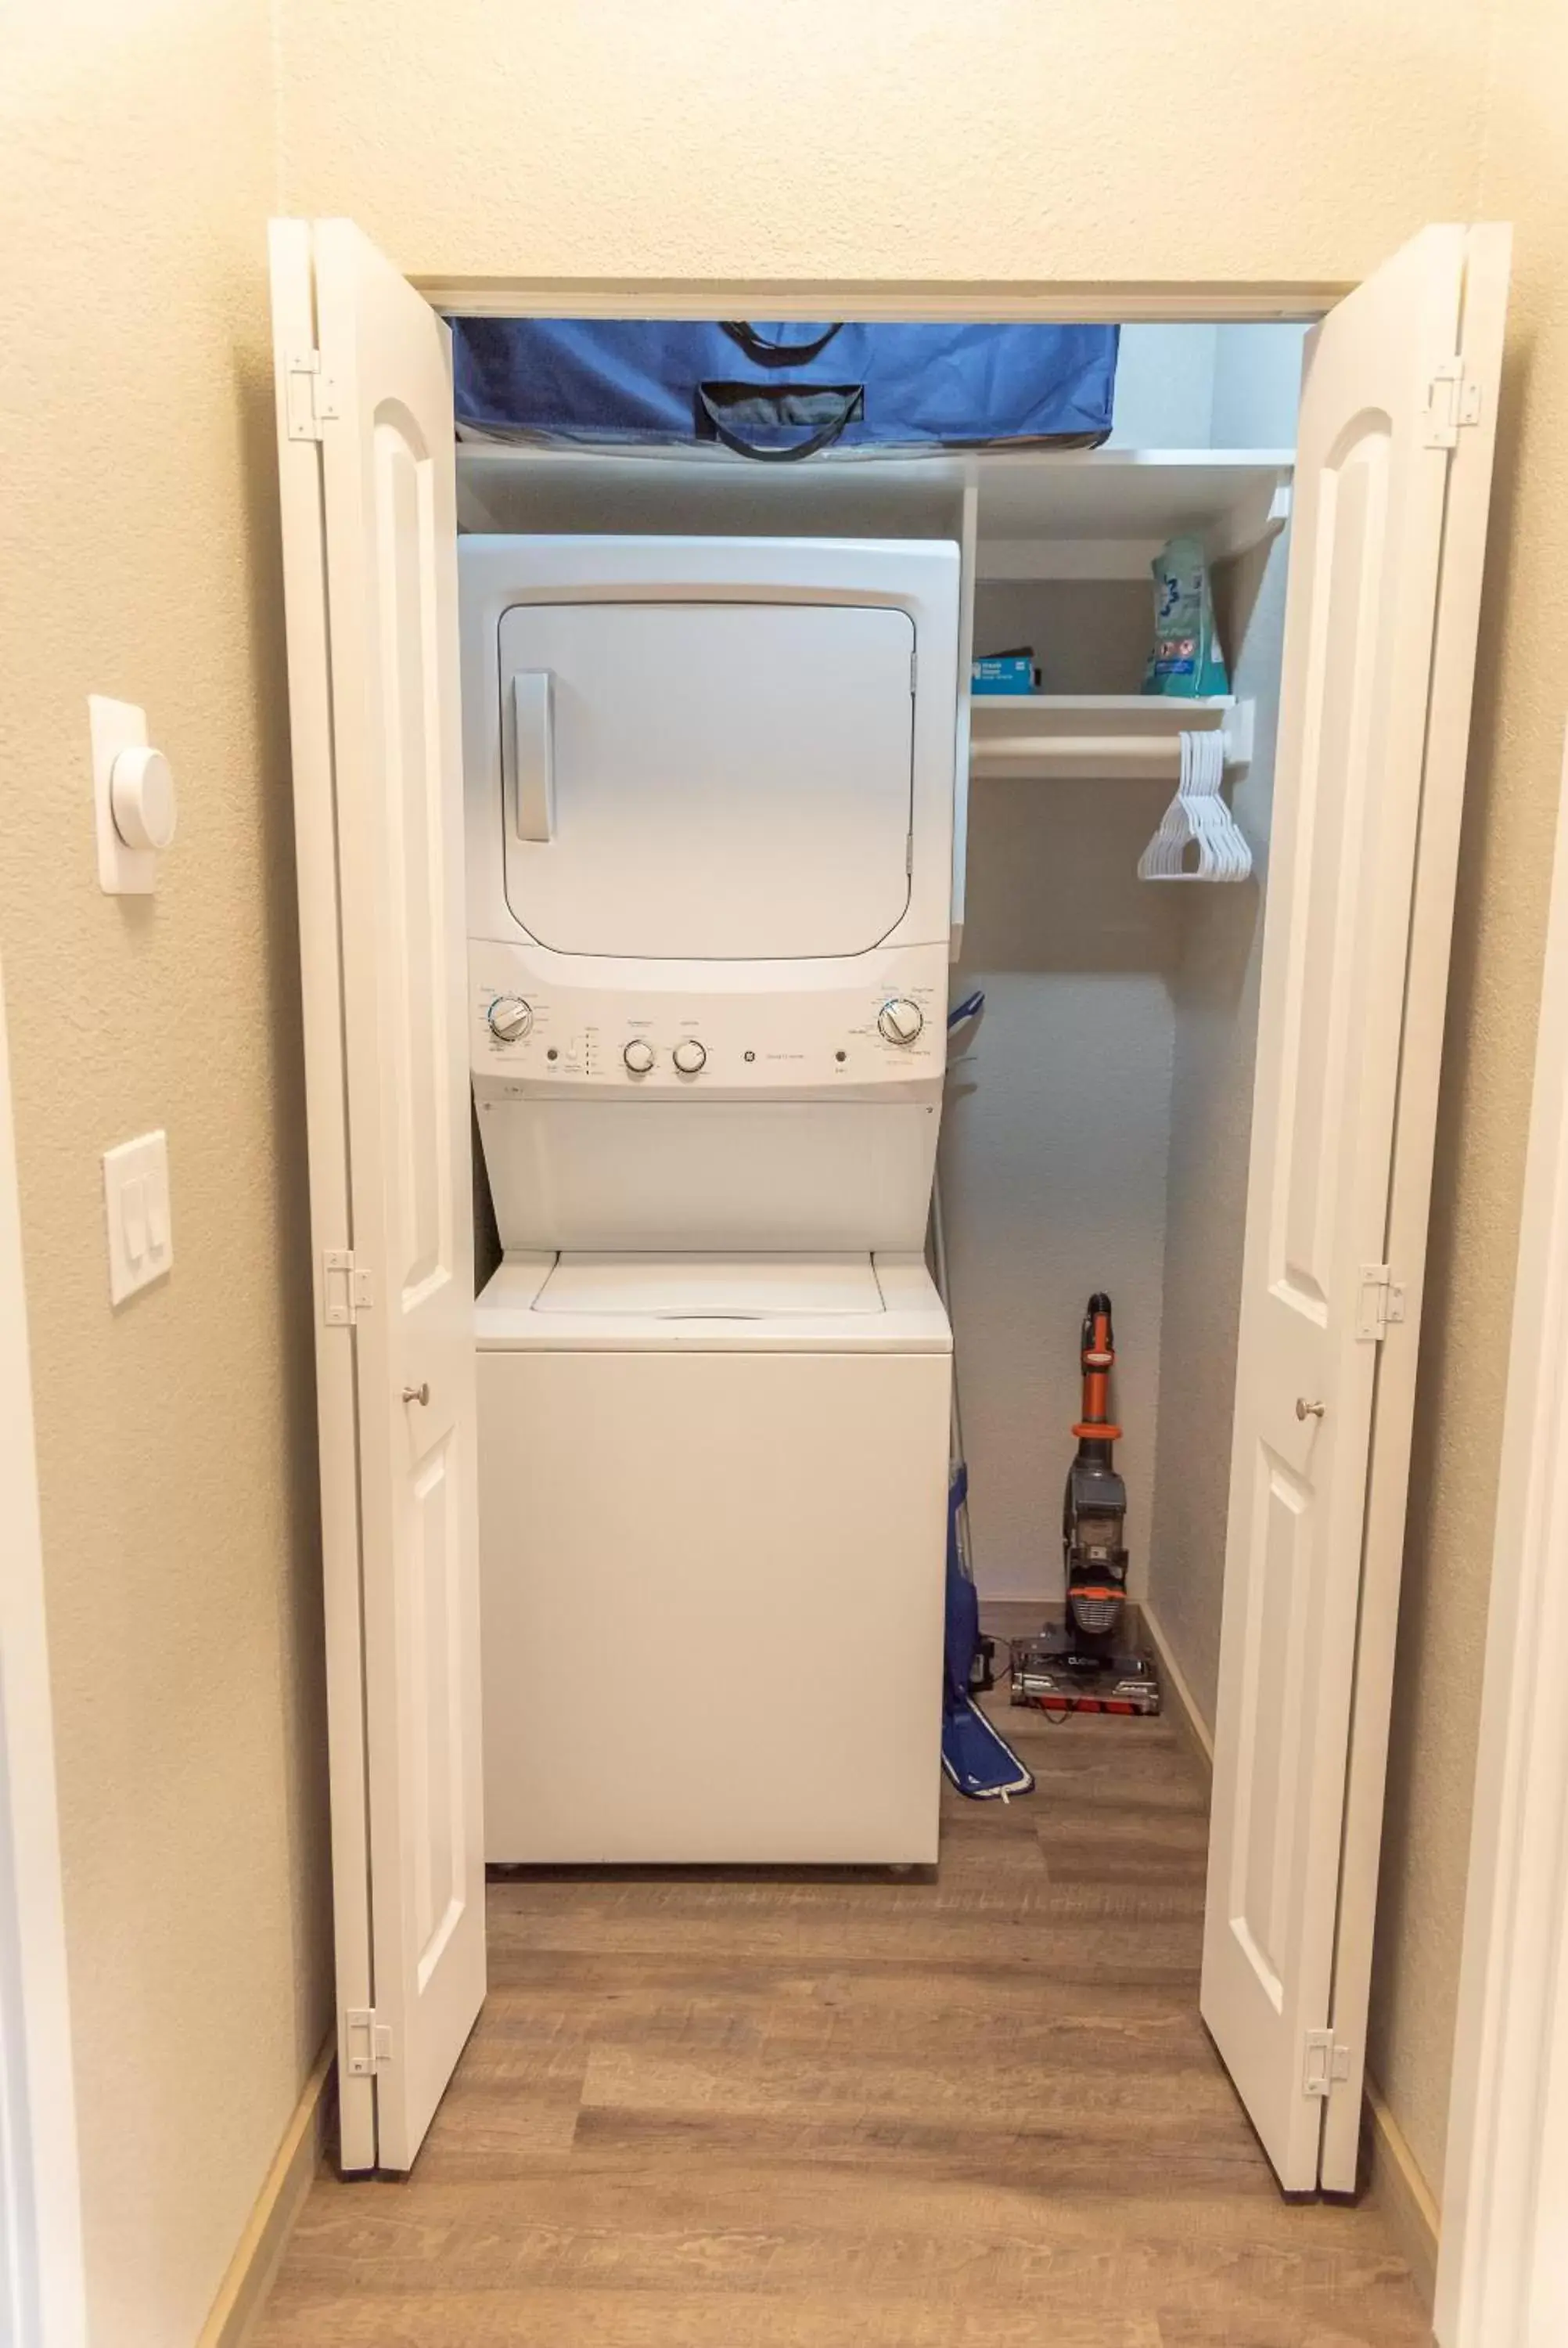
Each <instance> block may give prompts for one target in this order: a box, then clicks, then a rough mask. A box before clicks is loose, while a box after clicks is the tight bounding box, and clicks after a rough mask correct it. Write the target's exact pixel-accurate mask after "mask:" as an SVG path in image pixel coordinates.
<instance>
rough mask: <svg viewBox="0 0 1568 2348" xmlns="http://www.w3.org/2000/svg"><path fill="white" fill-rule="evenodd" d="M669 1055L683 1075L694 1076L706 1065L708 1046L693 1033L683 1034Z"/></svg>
mask: <svg viewBox="0 0 1568 2348" xmlns="http://www.w3.org/2000/svg"><path fill="white" fill-rule="evenodd" d="M671 1057H672V1058H673V1060H674V1062H675V1066H677V1067H678V1068H679V1069H680V1071H681V1074H682V1076H696V1075H697V1074H698V1073H699V1071H700V1070H702V1069H703V1068H705V1067H706V1066H707V1065H708V1047H707V1045H706V1044H699V1043H698V1041H697V1038H696V1037H695V1035H683V1036H682V1039H681V1041H680V1043H679V1044H677V1045H676V1046H675V1049H674V1052H673V1053H672V1054H671Z"/></svg>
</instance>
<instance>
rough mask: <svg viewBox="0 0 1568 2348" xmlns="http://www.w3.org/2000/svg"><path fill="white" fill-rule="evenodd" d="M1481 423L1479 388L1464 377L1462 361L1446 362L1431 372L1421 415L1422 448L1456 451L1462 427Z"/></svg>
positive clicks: (1449, 360)
mask: <svg viewBox="0 0 1568 2348" xmlns="http://www.w3.org/2000/svg"><path fill="white" fill-rule="evenodd" d="M1480 422H1481V386H1480V384H1479V383H1478V382H1477V381H1476V379H1475V377H1474V376H1471V375H1466V373H1465V371H1464V361H1463V359H1460V358H1453V359H1445V360H1444V361H1443V363H1442V365H1441V366H1440V367H1434V368H1433V370H1432V377H1431V381H1430V383H1429V384H1428V386H1427V404H1426V407H1425V409H1424V410H1423V411H1422V416H1421V446H1422V447H1423V448H1458V446H1459V436H1460V427H1461V426H1463V425H1466V424H1479V423H1480Z"/></svg>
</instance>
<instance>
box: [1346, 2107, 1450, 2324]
mask: <svg viewBox="0 0 1568 2348" xmlns="http://www.w3.org/2000/svg"><path fill="white" fill-rule="evenodd" d="M1361 2124H1362V2131H1363V2142H1364V2145H1365V2154H1364V2157H1365V2161H1366V2168H1367V2187H1368V2192H1369V2194H1370V2196H1371V2198H1372V2199H1373V2200H1374V2201H1375V2202H1376V2203H1377V2205H1378V2209H1381V2211H1382V2212H1383V2215H1384V2217H1385V2218H1387V2219H1388V2221H1389V2232H1390V2233H1391V2234H1392V2235H1393V2237H1394V2244H1395V2247H1396V2249H1397V2250H1399V2253H1400V2255H1401V2257H1402V2258H1403V2259H1404V2261H1405V2263H1406V2265H1407V2266H1408V2267H1409V2270H1410V2272H1411V2274H1412V2275H1413V2276H1414V2278H1415V2284H1416V2289H1417V2291H1418V2292H1419V2294H1420V2301H1421V2305H1422V2306H1423V2307H1424V2308H1425V2309H1426V2311H1427V2312H1428V2314H1429V2315H1430V2313H1431V2309H1432V2298H1433V2293H1434V2291H1435V2289H1436V2285H1437V2274H1438V2230H1439V2226H1440V2222H1441V2219H1440V2213H1439V2210H1438V2205H1437V2201H1436V2199H1434V2197H1433V2194H1432V2189H1431V2188H1430V2185H1429V2184H1428V2183H1427V2180H1426V2178H1424V2177H1423V2176H1422V2175H1421V2172H1420V2169H1419V2168H1418V2166H1417V2164H1416V2157H1415V2154H1414V2153H1413V2152H1412V2151H1411V2150H1410V2147H1409V2145H1408V2144H1407V2143H1406V2141H1405V2137H1404V2131H1403V2130H1402V2129H1401V2127H1400V2126H1399V2122H1398V2120H1397V2119H1396V2118H1395V2117H1394V2115H1393V2113H1392V2112H1391V2111H1390V2110H1389V2106H1388V2105H1387V2104H1386V2103H1385V2102H1384V2101H1383V2096H1382V2092H1381V2090H1380V2089H1379V2087H1378V2083H1377V2081H1376V2080H1375V2079H1373V2078H1372V2077H1371V2076H1370V2075H1368V2079H1367V2085H1366V2092H1365V2096H1364V2098H1363V2102H1362V2121H1361Z"/></svg>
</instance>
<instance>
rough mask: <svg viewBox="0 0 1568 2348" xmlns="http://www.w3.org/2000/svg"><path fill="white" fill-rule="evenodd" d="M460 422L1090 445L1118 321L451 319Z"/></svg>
mask: <svg viewBox="0 0 1568 2348" xmlns="http://www.w3.org/2000/svg"><path fill="white" fill-rule="evenodd" d="M452 332H453V355H454V366H455V371H456V410H457V423H458V427H459V429H460V430H461V431H463V432H464V433H466V434H467V435H469V436H473V437H482V438H493V439H526V440H535V439H538V440H546V441H560V442H565V443H568V444H569V445H571V446H574V447H579V448H627V447H635V446H652V447H664V448H691V447H692V446H693V445H694V444H699V443H702V442H706V443H708V444H710V445H714V444H722V445H723V447H725V448H731V449H733V450H734V451H735V452H736V453H737V454H739V455H742V456H747V457H760V458H769V459H772V460H774V461H778V460H781V459H782V460H786V461H787V460H790V459H794V458H802V457H809V456H815V455H817V454H819V453H820V452H822V451H824V450H825V449H827V448H834V447H837V448H842V449H845V450H855V449H858V450H861V451H865V450H867V449H873V448H879V449H884V450H888V449H896V448H933V447H936V448H965V447H968V448H994V447H996V446H998V445H999V444H1005V443H1008V442H1037V443H1038V442H1041V441H1044V442H1047V443H1050V444H1054V445H1056V446H1058V447H1063V446H1065V447H1072V448H1092V447H1094V446H1095V445H1096V444H1097V443H1099V442H1100V441H1102V440H1103V439H1104V438H1105V437H1106V435H1107V434H1108V433H1109V431H1110V429H1111V406H1112V393H1113V390H1114V386H1115V378H1116V342H1117V329H1116V327H1114V326H1030V325H1000V326H954V325H914V326H905V325H892V324H881V323H879V322H878V323H873V324H859V325H856V324H846V325H807V324H800V323H798V322H792V323H787V324H784V323H777V324H762V325H757V324H743V323H741V322H738V321H734V320H731V321H728V322H723V321H717V320H715V321H711V322H708V323H702V324H692V323H691V322H689V321H685V320H676V319H668V320H665V319H624V318H619V319H618V318H455V319H454V320H453V321H452Z"/></svg>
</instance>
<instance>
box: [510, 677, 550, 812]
mask: <svg viewBox="0 0 1568 2348" xmlns="http://www.w3.org/2000/svg"><path fill="white" fill-rule="evenodd" d="M512 808H513V820H514V825H515V828H516V830H517V835H518V839H530V840H544V839H554V837H555V828H556V770H555V679H554V677H553V675H551V673H550V671H549V670H548V668H521V669H518V670H517V671H516V673H515V674H514V675H513V678H512Z"/></svg>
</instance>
